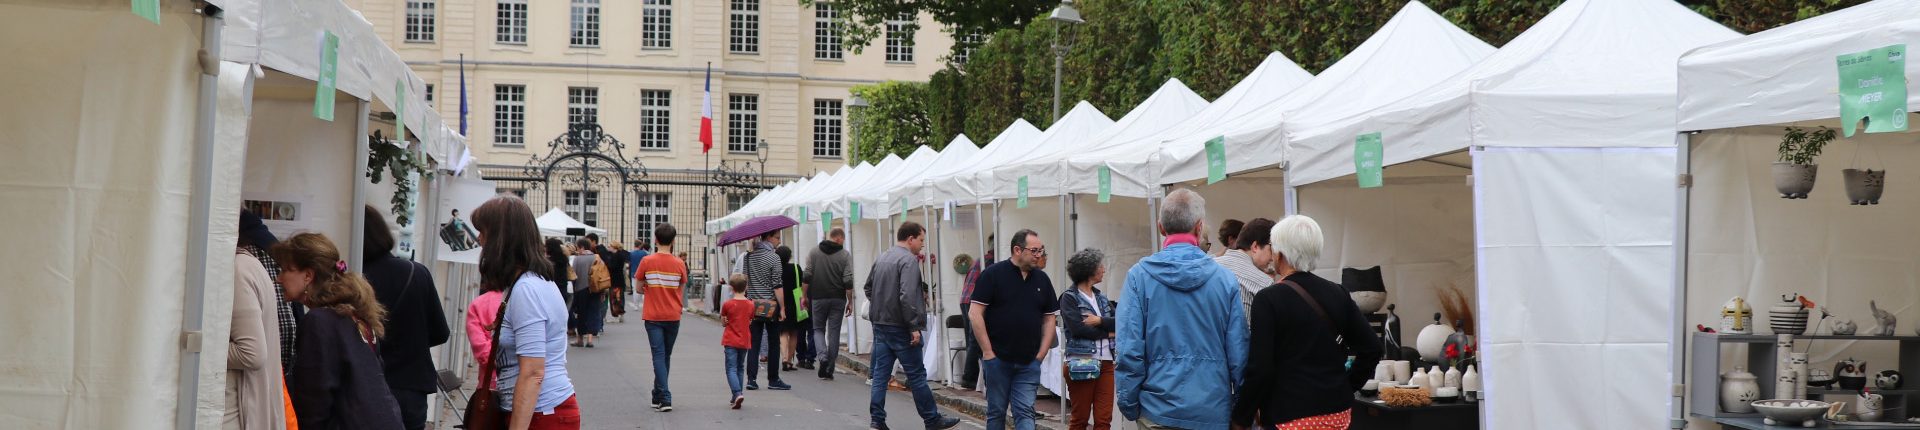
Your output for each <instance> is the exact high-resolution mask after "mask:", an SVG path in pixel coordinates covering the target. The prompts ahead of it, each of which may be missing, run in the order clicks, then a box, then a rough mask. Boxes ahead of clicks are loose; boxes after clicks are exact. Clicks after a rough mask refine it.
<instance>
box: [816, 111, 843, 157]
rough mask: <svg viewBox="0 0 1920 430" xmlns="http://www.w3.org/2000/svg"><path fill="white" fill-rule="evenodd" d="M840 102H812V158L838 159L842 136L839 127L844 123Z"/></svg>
mask: <svg viewBox="0 0 1920 430" xmlns="http://www.w3.org/2000/svg"><path fill="white" fill-rule="evenodd" d="M845 118H846V117H845V116H844V115H843V114H842V111H841V107H840V101H839V100H832V99H815V100H814V101H813V156H814V157H818V158H840V148H841V141H840V137H841V136H843V135H842V134H841V132H840V127H841V125H842V124H844V123H845Z"/></svg>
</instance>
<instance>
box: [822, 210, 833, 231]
mask: <svg viewBox="0 0 1920 430" xmlns="http://www.w3.org/2000/svg"><path fill="white" fill-rule="evenodd" d="M829 230H833V212H831V211H828V212H821V213H820V233H821V234H826V232H827V231H829Z"/></svg>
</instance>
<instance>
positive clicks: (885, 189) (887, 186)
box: [850, 134, 980, 219]
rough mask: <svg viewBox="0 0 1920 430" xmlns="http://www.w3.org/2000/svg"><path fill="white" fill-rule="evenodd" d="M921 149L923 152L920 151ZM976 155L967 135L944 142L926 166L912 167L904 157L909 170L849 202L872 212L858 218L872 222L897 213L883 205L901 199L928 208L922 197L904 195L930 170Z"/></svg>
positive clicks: (856, 194) (896, 209) (857, 193)
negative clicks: (867, 208) (871, 220)
mask: <svg viewBox="0 0 1920 430" xmlns="http://www.w3.org/2000/svg"><path fill="white" fill-rule="evenodd" d="M921 149H926V148H924V147H922V148H921ZM979 152H980V147H979V146H976V145H974V143H973V139H968V138H967V135H964V134H962V135H957V136H954V137H953V141H951V142H947V147H946V149H943V150H941V151H940V152H939V153H937V154H935V156H934V157H933V158H932V159H931V160H929V162H927V163H924V164H914V163H913V161H914V160H913V157H907V161H908V165H909V166H910V167H907V168H903V169H901V173H900V174H898V175H893V176H892V178H893V180H891V181H888V182H886V183H884V184H879V185H876V186H872V187H867V188H865V189H861V190H856V191H855V192H854V195H853V196H852V197H850V198H852V199H857V200H859V201H860V202H861V203H860V204H861V205H863V206H868V207H872V208H873V209H872V210H866V209H862V210H861V214H860V215H862V216H865V217H867V218H874V219H879V218H884V217H887V216H890V215H894V214H898V213H900V208H899V207H898V206H897V203H896V204H893V205H889V204H887V203H888V202H898V201H900V200H901V199H907V200H910V201H909V202H908V203H907V204H909V205H927V204H932V201H931V200H929V199H928V198H927V197H926V196H924V195H922V196H913V195H908V194H907V193H906V191H907V190H908V189H910V188H912V187H911V186H912V185H918V184H921V181H922V180H923V179H925V178H926V177H927V175H928V174H930V173H932V172H933V170H934V167H936V166H943V165H948V164H955V163H960V162H962V161H964V160H966V159H968V158H972V157H973V155H974V154H976V153H979Z"/></svg>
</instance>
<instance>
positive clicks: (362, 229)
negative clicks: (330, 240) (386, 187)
mask: <svg viewBox="0 0 1920 430" xmlns="http://www.w3.org/2000/svg"><path fill="white" fill-rule="evenodd" d="M353 113H354V115H353V122H354V125H353V142H354V143H353V206H352V207H351V208H349V210H348V211H347V213H349V214H352V215H351V216H349V218H351V219H352V220H353V222H352V227H351V229H349V230H348V233H347V234H348V235H349V236H350V237H348V238H347V243H348V245H347V270H349V271H353V272H361V271H365V270H366V267H364V266H365V265H364V264H363V263H362V260H365V259H366V257H367V250H366V246H367V211H366V210H364V209H362V208H364V207H366V206H367V189H368V188H372V187H371V185H372V184H369V183H367V158H368V156H369V154H370V153H371V152H372V151H373V147H372V146H370V145H372V142H369V141H368V140H367V115H371V114H372V113H373V111H372V103H371V102H368V101H366V100H361V101H360V102H359V103H356V104H355V106H354V110H353Z"/></svg>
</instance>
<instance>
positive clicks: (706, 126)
mask: <svg viewBox="0 0 1920 430" xmlns="http://www.w3.org/2000/svg"><path fill="white" fill-rule="evenodd" d="M712 150H713V63H707V85H706V93H705V94H703V95H702V97H701V99H700V153H702V154H704V153H707V152H708V151H712Z"/></svg>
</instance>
